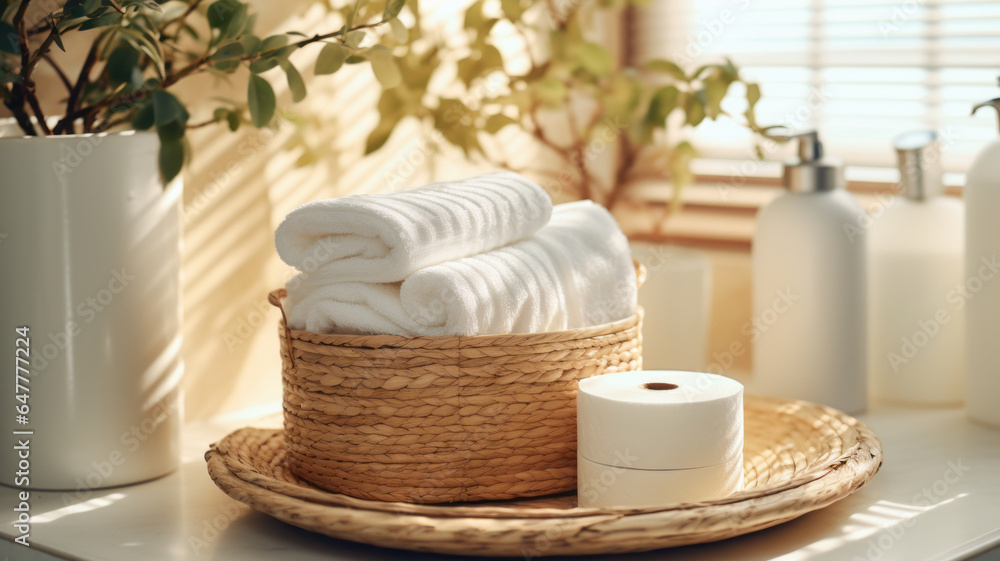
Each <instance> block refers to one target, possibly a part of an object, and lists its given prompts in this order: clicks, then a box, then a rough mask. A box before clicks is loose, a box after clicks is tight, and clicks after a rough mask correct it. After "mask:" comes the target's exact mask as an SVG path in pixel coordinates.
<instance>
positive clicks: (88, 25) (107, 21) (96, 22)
mask: <svg viewBox="0 0 1000 561" xmlns="http://www.w3.org/2000/svg"><path fill="white" fill-rule="evenodd" d="M120 21H121V16H120V15H118V13H117V12H112V13H110V14H104V15H103V16H101V17H98V18H94V19H89V20H87V21H85V22H83V25H81V26H80V27H79V28H78V29H79V30H80V31H86V30H88V29H96V28H98V27H105V26H108V25H115V24H116V23H118V22H120Z"/></svg>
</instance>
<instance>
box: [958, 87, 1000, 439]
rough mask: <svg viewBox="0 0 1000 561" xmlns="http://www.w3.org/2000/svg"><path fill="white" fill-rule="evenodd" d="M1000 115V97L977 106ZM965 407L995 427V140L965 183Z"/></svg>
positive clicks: (961, 296)
mask: <svg viewBox="0 0 1000 561" xmlns="http://www.w3.org/2000/svg"><path fill="white" fill-rule="evenodd" d="M986 106H989V107H992V108H994V109H996V110H997V111H998V112H1000V98H998V99H993V100H990V101H987V102H984V103H980V104H979V105H976V106H975V107H974V108H973V109H972V112H973V113H975V112H976V110H978V109H979V108H980V107H986ZM963 196H964V198H965V212H966V217H965V278H963V279H962V281H963V282H962V283H961V284H960V285H959V286H957V287H956V291H957V296H956V299H957V300H958V301H960V302H963V303H964V304H965V305H966V310H965V338H966V339H965V340H966V347H965V352H966V354H965V360H966V364H965V386H966V392H965V407H966V410H967V411H968V414H969V416H971V417H972V418H973V419H976V420H978V421H980V422H984V423H988V424H992V425H996V426H1000V337H998V334H1000V218H998V217H1000V140H994V141H993V142H990V143H989V144H987V145H986V146H985V147H984V148H983V149H982V150H980V152H979V155H978V156H976V159H975V161H974V162H973V163H972V168H970V169H969V173H968V174H967V175H966V179H965V190H964V193H963Z"/></svg>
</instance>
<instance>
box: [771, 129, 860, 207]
mask: <svg viewBox="0 0 1000 561" xmlns="http://www.w3.org/2000/svg"><path fill="white" fill-rule="evenodd" d="M779 138H783V139H785V140H796V141H798V160H797V161H793V162H787V163H785V172H784V183H785V188H787V189H788V190H789V191H792V192H795V193H815V192H820V191H832V190H834V189H837V188H840V187H842V186H843V184H844V170H843V166H842V165H841V164H840V162H839V161H835V160H831V159H828V158H824V157H823V143H822V142H820V140H819V133H818V132H817V131H815V130H803V131H797V132H792V133H789V134H787V135H782V136H780V137H779Z"/></svg>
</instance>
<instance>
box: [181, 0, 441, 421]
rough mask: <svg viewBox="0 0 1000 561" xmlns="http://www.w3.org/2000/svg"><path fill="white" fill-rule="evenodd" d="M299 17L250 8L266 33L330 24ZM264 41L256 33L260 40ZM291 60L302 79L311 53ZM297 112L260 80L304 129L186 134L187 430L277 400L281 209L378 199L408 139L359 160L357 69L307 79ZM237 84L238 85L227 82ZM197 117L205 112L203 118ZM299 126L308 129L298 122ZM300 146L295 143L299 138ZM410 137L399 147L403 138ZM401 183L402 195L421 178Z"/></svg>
mask: <svg viewBox="0 0 1000 561" xmlns="http://www.w3.org/2000/svg"><path fill="white" fill-rule="evenodd" d="M301 5H302V6H303V7H307V6H312V8H311V9H309V10H302V12H303V13H302V14H301V15H299V16H293V17H292V18H287V17H286V15H287V13H288V11H287V8H285V9H282V10H278V7H279V6H278V5H276V4H274V3H266V2H257V9H258V10H259V12H260V17H259V21H261V22H280V23H276V24H275V25H274V26H273V28H274V30H280V29H292V28H294V29H302V31H304V32H307V33H309V32H314V31H319V30H323V29H327V28H330V27H331V26H334V25H337V22H336V19H335V18H332V19H331V18H325V17H324V15H323V12H322V10H321V9H320V8H319V7H317V6H315V5H313V4H311V3H309V2H301ZM268 31H270V30H265V29H261V30H260V32H261V33H262V34H267V33H268ZM304 51H306V52H299V53H296V54H297V55H304V56H302V58H297V59H296V63H297V66H299V68H302V69H311V67H312V60H310V59H309V57H310V56H312V57H315V54H316V53H315V52H313V50H308V49H304ZM303 75H304V77H305V78H306V80H307V82H308V88H309V90H310V95H309V97H308V98H307V99H306V100H305V101H304V102H302V103H300V104H296V105H292V103H291V100H290V94H289V92H288V90H287V85H286V84H285V81H284V79H283V77H282V76H281V75H280V71H275V72H273V73H270V72H269V73H266V74H265V75H264V76H265V77H266V78H269V79H271V81H272V85H273V86H274V87H275V91H276V93H277V94H278V98H279V106H283V107H285V108H287V109H288V110H290V111H292V112H293V113H294V116H296V117H299V118H300V119H298V120H300V121H305V124H304V125H301V126H300V127H298V128H297V127H296V125H292V124H290V123H284V124H282V125H281V126H280V127H278V128H275V129H261V130H257V129H254V128H252V127H247V128H245V129H241V130H240V131H239V133H238V134H232V133H230V132H229V131H228V130H226V129H223V128H220V127H206V128H204V129H199V130H196V131H192V134H191V142H192V148H193V150H192V152H193V154H194V158H193V160H192V162H191V165H190V167H189V168H188V169H187V170H186V172H185V192H184V217H183V220H184V253H183V264H182V267H183V268H182V270H183V297H184V338H185V347H184V358H185V361H186V375H185V383H184V387H185V393H186V400H185V406H186V412H187V418H188V419H201V418H206V417H210V416H213V415H216V414H219V413H223V412H227V411H231V410H234V409H239V408H243V407H248V406H252V405H255V404H259V403H263V402H268V401H275V400H277V399H280V395H281V385H280V384H281V382H280V366H281V362H280V358H279V354H278V340H277V337H276V330H277V325H278V319H279V318H280V315H279V314H278V312H277V310H275V309H274V308H272V307H271V306H270V305H269V304H268V303H267V293H268V292H269V291H270V290H272V289H274V288H278V287H280V286H282V285H283V284H284V282H285V281H286V280H287V279H288V278H290V277H291V275H292V274H293V271H292V270H291V269H290V268H288V267H286V266H285V265H283V264H282V263H281V262H280V260H278V258H277V255H276V253H275V251H274V241H273V235H274V228H275V227H276V226H277V224H278V223H279V222H280V221H281V219H282V218H283V217H284V216H285V214H287V213H288V212H289V211H290V210H292V209H293V208H295V207H296V206H298V205H300V204H302V203H305V202H307V201H310V200H314V199H318V198H324V197H333V196H341V195H347V194H351V193H356V192H371V191H382V190H386V189H387V188H388V186H387V182H386V181H385V177H384V174H383V173H382V171H383V167H384V166H386V164H387V163H389V164H391V161H392V159H393V156H394V155H397V156H398V154H399V152H400V150H405V149H406V146H407V144H408V143H410V144H412V143H413V142H414V141H413V139H414V138H415V136H416V135H415V134H413V133H414V132H415V129H414V130H413V131H409V132H411V134H410V135H407V134H405V133H406V132H408V131H406V130H402V129H401V130H400V131H399V132H400V133H404V134H397V135H394V138H393V142H392V145H394V146H387V147H386V148H387V149H385V150H383V151H381V152H380V153H378V154H375V155H373V156H372V157H369V158H362V153H363V149H364V141H365V137H366V136H367V133H368V131H369V130H370V128H371V127H372V126H373V125H374V123H375V122H376V121H377V118H378V116H377V113H376V112H375V110H374V104H375V102H376V101H377V99H378V96H377V95H375V93H376V92H378V91H379V90H378V88H377V85H376V82H375V80H374V78H373V77H372V76H371V73H370V70H369V69H368V68H367V67H366V66H362V65H359V66H358V67H353V68H345V69H343V70H342V71H341V72H340V73H338V74H337V75H335V76H322V77H319V78H317V79H312V78H313V77H312V72H311V71H304V72H303ZM237 83H238V81H237ZM186 86H187V88H186V89H181V90H180V91H179V92H178V95H180V96H183V97H188V98H189V99H190V98H192V97H193V98H197V97H198V96H199V93H200V92H205V91H212V92H213V95H219V96H227V97H231V98H232V99H237V100H240V99H243V96H244V94H243V92H236V91H233V92H229V91H226V90H225V88H224V86H226V85H225V84H222V83H218V82H216V81H215V80H214V79H213V78H211V77H208V76H206V77H204V80H202V79H201V77H199V79H198V81H195V83H188V84H186ZM204 110H205V111H206V112H210V111H211V107H206V108H204ZM304 117H308V118H304ZM296 135H301V136H304V137H306V140H307V141H308V144H309V145H310V146H311V147H313V148H316V149H317V153H316V156H317V159H318V160H317V162H316V163H315V164H313V165H311V166H308V167H297V165H296V161H297V160H298V159H299V157H300V156H301V155H302V148H301V147H298V148H296V147H294V146H293V147H292V148H290V149H288V146H289V145H292V144H296V143H292V142H291V140H292V139H293V138H295V137H296ZM301 136H300V137H301ZM408 137H409V138H408ZM416 171H417V170H415V172H414V173H411V174H410V176H409V177H408V179H409V180H408V181H406V182H405V183H404V184H402V185H400V184H395V185H393V187H401V186H408V185H411V184H413V183H414V182H415V181H419V180H420V179H426V178H422V177H421V175H422V174H421V173H417V172H416Z"/></svg>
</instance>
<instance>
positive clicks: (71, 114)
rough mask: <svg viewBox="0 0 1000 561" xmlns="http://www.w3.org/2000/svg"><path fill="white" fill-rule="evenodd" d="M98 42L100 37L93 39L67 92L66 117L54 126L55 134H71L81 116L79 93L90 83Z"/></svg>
mask: <svg viewBox="0 0 1000 561" xmlns="http://www.w3.org/2000/svg"><path fill="white" fill-rule="evenodd" d="M100 42H101V38H100V37H98V38H97V39H94V42H93V43H92V44H91V45H90V50H89V51H87V58H86V59H85V60H84V61H83V66H82V67H80V74H79V76H78V77H77V79H76V83H75V84H73V89H72V90H71V91H70V92H69V99H67V100H66V116H65V117H63V118H62V120H61V121H59V123H58V124H57V125H56V128H55V132H56V134H59V133H60V132H64V131H70V132H72V131H73V128H74V126H73V123H74V122H76V120H77V119H78V118H80V117H82V116H83V115H80V114H79V111H77V109H76V106H77V103H78V102H79V100H80V92H81V91H83V87H84V86H85V85H86V84H87V82H89V81H90V71H91V69H93V68H94V63H96V62H97V51H98V45H99V44H100Z"/></svg>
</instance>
